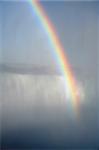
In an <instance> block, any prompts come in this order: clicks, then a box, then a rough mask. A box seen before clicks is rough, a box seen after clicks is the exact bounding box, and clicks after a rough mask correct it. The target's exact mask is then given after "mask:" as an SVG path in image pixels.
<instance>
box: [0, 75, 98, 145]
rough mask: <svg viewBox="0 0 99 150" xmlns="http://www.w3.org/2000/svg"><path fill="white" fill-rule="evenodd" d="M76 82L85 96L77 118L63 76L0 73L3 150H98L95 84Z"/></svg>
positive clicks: (89, 79) (84, 80) (88, 81)
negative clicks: (86, 149) (10, 149)
mask: <svg viewBox="0 0 99 150" xmlns="http://www.w3.org/2000/svg"><path fill="white" fill-rule="evenodd" d="M82 79H83V80H82ZM79 80H80V81H81V83H82V85H83V86H84V90H85V91H87V92H86V93H85V95H86V97H85V98H84V99H83V100H82V101H81V103H80V106H79V108H80V109H79V118H77V117H76V116H75V111H76V110H74V109H73V108H72V106H71V105H72V104H71V101H70V100H68V99H67V95H66V94H67V93H66V89H65V88H64V78H63V77H62V76H60V75H40V74H39V75H34V74H20V73H9V72H5V73H1V74H0V81H1V84H0V85H1V91H2V92H1V101H0V102H1V103H0V104H1V106H2V109H1V110H2V113H1V118H2V119H1V120H2V122H1V129H2V134H1V137H2V143H1V144H2V147H3V148H97V146H98V120H97V112H98V111H97V110H98V106H97V96H96V83H95V81H94V78H89V77H88V76H86V77H85V76H83V78H82V77H81V76H80V77H79ZM91 85H93V86H91Z"/></svg>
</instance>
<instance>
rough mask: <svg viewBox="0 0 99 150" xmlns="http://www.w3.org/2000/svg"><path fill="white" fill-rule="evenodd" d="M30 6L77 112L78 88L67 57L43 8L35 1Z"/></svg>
mask: <svg viewBox="0 0 99 150" xmlns="http://www.w3.org/2000/svg"><path fill="white" fill-rule="evenodd" d="M31 4H32V7H33V9H34V11H35V12H36V14H37V16H38V17H39V19H40V21H41V22H42V24H43V26H44V29H45V30H46V31H47V33H48V38H49V39H50V40H51V42H52V44H53V47H54V51H55V53H56V56H57V57H58V60H59V65H60V68H61V70H62V73H63V75H64V79H65V84H68V88H69V90H70V93H71V98H72V103H73V106H74V108H75V109H76V110H77V109H78V105H79V97H78V95H77V91H78V86H77V83H76V80H75V78H74V75H73V71H72V69H71V67H70V64H69V61H68V59H67V56H66V55H65V54H64V49H63V47H62V45H61V43H60V41H59V39H58V36H57V34H56V31H55V28H54V26H53V24H52V23H51V21H50V19H49V18H48V16H47V15H46V13H45V11H44V8H43V7H42V5H41V4H40V2H39V1H37V0H31Z"/></svg>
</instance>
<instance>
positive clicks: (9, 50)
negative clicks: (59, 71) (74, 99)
mask: <svg viewBox="0 0 99 150" xmlns="http://www.w3.org/2000/svg"><path fill="white" fill-rule="evenodd" d="M41 3H42V6H43V7H44V10H45V11H46V14H47V15H48V17H49V18H50V20H51V22H52V23H53V25H54V26H55V29H56V32H57V35H58V37H59V39H60V42H61V44H62V45H63V47H64V54H66V55H67V56H68V60H69V62H70V64H71V65H72V66H74V68H77V69H78V72H77V77H79V79H80V80H81V83H82V84H83V83H84V86H85V88H86V91H85V92H86V93H87V94H86V98H85V101H82V108H81V110H80V111H81V115H80V117H81V118H80V121H79V123H78V122H76V121H74V120H75V119H74V118H72V117H71V118H72V119H71V118H70V115H69V113H70V112H68V110H69V108H68V109H65V108H66V105H65V101H64V99H65V98H64V93H63V92H64V91H63V90H64V89H62V86H60V84H62V83H63V82H64V80H63V78H62V76H58V77H56V76H50V75H49V76H45V75H42V76H32V75H22V74H15V73H14V74H13V73H12V74H11V73H10V74H9V73H7V74H6V76H4V78H3V79H4V80H3V81H4V82H1V84H0V86H1V87H3V88H2V89H3V92H2V95H3V100H4V101H1V102H2V103H3V109H2V114H3V115H2V118H3V125H2V129H3V142H5V143H6V142H8V143H6V144H8V145H9V143H10V142H11V143H14V146H15V143H16V145H17V144H18V145H20V141H21V140H22V143H23V144H26V145H29V144H30V145H32V144H34V145H35V143H36V142H37V143H36V144H37V145H38V143H39V144H41V146H42V143H43V146H46V145H48V143H49V147H50V146H51V144H52V145H53V144H56V145H54V146H59V145H60V146H61V144H62V145H64V146H66V144H67V145H71V141H72V143H73V144H74V145H75V143H76V146H77V145H80V143H79V142H81V144H82V146H85V145H87V146H88V144H90V145H91V146H93V147H96V146H97V144H98V137H99V136H98V133H97V129H98V123H99V121H98V120H97V117H98V97H99V95H98V94H97V93H98V89H99V85H98V84H97V81H98V74H97V68H98V64H99V59H98V56H99V51H98V50H99V43H98V40H99V2H65V1H63V2H59V1H58V2H55V1H54V2H53V1H49V2H46V1H43V2H41ZM0 63H5V64H7V63H11V64H18V65H20V64H24V65H26V64H29V65H34V66H35V65H36V66H49V67H52V66H53V65H55V66H56V65H57V63H58V62H57V56H55V55H54V49H53V47H52V45H51V43H50V40H49V38H48V35H47V33H46V32H45V29H44V27H43V26H42V23H41V22H40V20H39V18H38V16H37V14H36V12H34V10H33V7H32V6H31V5H30V3H29V2H27V1H23V2H17V1H16V2H13V1H5V2H0ZM98 70H99V69H98ZM98 73H99V72H98ZM86 74H87V75H86ZM0 75H1V74H0ZM0 79H1V80H2V75H1V76H0ZM61 81H62V82H61ZM34 85H35V86H34ZM97 87H98V89H97ZM23 106H24V107H23ZM51 109H53V111H51ZM45 112H46V113H45ZM35 114H36V115H35ZM71 114H72V113H71ZM51 117H52V118H51ZM64 118H65V119H66V120H65V119H64ZM78 120H79V119H78ZM36 121H37V122H36ZM54 121H56V122H54ZM24 122H25V123H24ZM48 123H49V124H48ZM23 124H24V125H23ZM66 125H67V126H66ZM13 128H14V129H13ZM10 129H11V131H12V132H10ZM68 129H69V130H68ZM6 131H7V132H8V136H6V135H7V133H6ZM13 131H14V133H15V134H13ZM25 131H26V132H25ZM44 131H46V132H44ZM20 133H22V134H21V135H22V137H21V136H20ZM10 135H11V136H10ZM23 135H24V136H23ZM30 135H31V136H30ZM42 135H44V139H43V138H42ZM48 135H50V136H48ZM60 135H61V136H60ZM75 135H76V136H75ZM9 137H10V138H9ZM13 137H14V138H13ZM27 137H28V140H27ZM38 137H39V140H38ZM4 139H7V140H4ZM84 139H85V140H84ZM65 140H66V141H65ZM24 141H26V143H25V142H24ZM49 141H50V142H51V143H50V142H49ZM53 141H54V143H53ZM57 141H59V142H57ZM17 142H19V143H17ZM33 142H34V143H33ZM47 142H48V143H47ZM66 142H67V143H66ZM5 143H4V144H5ZM37 145H36V146H37ZM9 146H10V145H9Z"/></svg>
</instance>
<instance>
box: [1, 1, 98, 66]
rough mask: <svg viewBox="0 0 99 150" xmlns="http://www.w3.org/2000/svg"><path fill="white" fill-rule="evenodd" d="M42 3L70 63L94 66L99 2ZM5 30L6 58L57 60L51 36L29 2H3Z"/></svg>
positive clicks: (31, 61) (11, 60) (14, 60)
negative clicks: (49, 37)
mask: <svg viewBox="0 0 99 150" xmlns="http://www.w3.org/2000/svg"><path fill="white" fill-rule="evenodd" d="M42 5H43V6H44V8H45V10H46V12H47V15H48V16H49V18H50V19H51V21H52V22H53V24H54V26H55V28H56V31H57V34H58V36H59V38H60V41H61V43H62V44H63V47H64V49H65V53H66V54H67V55H68V58H69V61H70V63H71V64H72V65H73V66H75V67H77V68H85V69H87V68H94V67H95V66H96V63H97V62H96V60H97V59H96V56H97V51H98V47H97V18H98V15H99V12H98V11H97V10H98V6H97V5H99V3H98V2H43V3H42ZM1 31H2V34H0V47H1V46H2V48H0V51H2V56H3V61H4V62H6V63H18V64H20V63H22V64H34V65H35V64H36V65H49V66H52V65H53V64H57V57H56V56H55V55H53V51H54V49H53V48H52V46H51V44H50V42H49V39H48V36H47V35H46V32H45V30H44V28H43V27H42V24H41V23H40V21H39V18H38V17H37V15H36V13H35V12H34V11H33V8H32V6H30V4H29V3H28V2H4V3H3V2H0V32H1ZM1 36H2V37H1ZM1 39H2V40H1ZM2 41H3V42H2ZM0 53H1V52H0ZM0 56H1V54H0ZM0 58H1V57H0ZM0 60H1V59H0Z"/></svg>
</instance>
